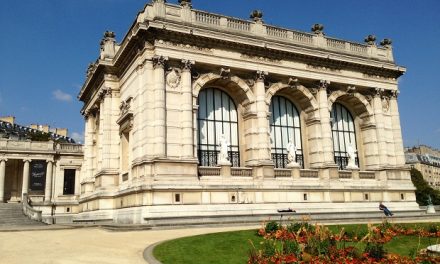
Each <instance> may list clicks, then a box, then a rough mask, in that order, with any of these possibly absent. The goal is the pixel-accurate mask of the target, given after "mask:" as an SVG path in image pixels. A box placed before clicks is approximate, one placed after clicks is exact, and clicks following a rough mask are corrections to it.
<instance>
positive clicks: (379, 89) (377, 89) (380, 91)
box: [374, 88, 385, 98]
mask: <svg viewBox="0 0 440 264" xmlns="http://www.w3.org/2000/svg"><path fill="white" fill-rule="evenodd" d="M384 91H385V90H384V89H382V88H376V89H374V92H375V93H374V97H379V98H380V97H381V96H382V94H383V93H384Z"/></svg>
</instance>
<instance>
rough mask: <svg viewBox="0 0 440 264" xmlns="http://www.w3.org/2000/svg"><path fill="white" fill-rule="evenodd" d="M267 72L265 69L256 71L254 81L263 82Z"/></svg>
mask: <svg viewBox="0 0 440 264" xmlns="http://www.w3.org/2000/svg"><path fill="white" fill-rule="evenodd" d="M268 75H269V73H268V72H267V71H257V72H256V73H255V81H257V82H264V80H265V79H266V76H268Z"/></svg>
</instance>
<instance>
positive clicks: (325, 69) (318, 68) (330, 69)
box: [307, 64, 341, 73]
mask: <svg viewBox="0 0 440 264" xmlns="http://www.w3.org/2000/svg"><path fill="white" fill-rule="evenodd" d="M307 69H311V70H315V71H321V72H334V73H340V72H341V69H340V68H335V67H329V66H322V65H319V64H307Z"/></svg>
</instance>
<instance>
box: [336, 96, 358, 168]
mask: <svg viewBox="0 0 440 264" xmlns="http://www.w3.org/2000/svg"><path fill="white" fill-rule="evenodd" d="M331 116H332V118H333V125H332V136H333V149H334V152H335V153H334V155H335V162H336V163H337V164H338V165H339V168H340V169H344V168H345V166H346V165H347V162H348V154H347V147H348V145H349V144H351V145H353V148H354V149H355V150H357V146H356V132H355V125H354V121H353V117H352V115H351V114H350V112H349V111H348V109H347V108H345V107H344V106H343V105H341V104H339V103H335V104H333V107H332V112H331ZM355 156H356V161H355V162H356V164H357V165H358V166H359V164H358V160H357V153H356V155H355Z"/></svg>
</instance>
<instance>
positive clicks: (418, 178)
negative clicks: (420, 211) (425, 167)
mask: <svg viewBox="0 0 440 264" xmlns="http://www.w3.org/2000/svg"><path fill="white" fill-rule="evenodd" d="M411 181H412V183H413V184H414V186H415V187H416V201H417V203H418V204H419V205H427V204H428V202H427V200H428V195H430V196H431V199H432V203H433V204H440V192H439V191H437V190H435V189H433V188H432V187H431V186H429V184H428V183H427V182H426V181H425V179H423V175H422V173H421V172H420V171H418V170H417V169H414V168H412V169H411Z"/></svg>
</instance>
